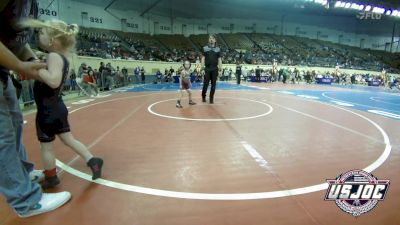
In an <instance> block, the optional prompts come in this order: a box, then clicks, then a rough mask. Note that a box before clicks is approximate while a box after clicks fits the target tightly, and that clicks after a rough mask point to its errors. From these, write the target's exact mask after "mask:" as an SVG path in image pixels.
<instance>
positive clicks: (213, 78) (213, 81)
mask: <svg viewBox="0 0 400 225" xmlns="http://www.w3.org/2000/svg"><path fill="white" fill-rule="evenodd" d="M217 78H218V70H213V71H211V92H210V103H214V93H215V87H216V85H217Z"/></svg>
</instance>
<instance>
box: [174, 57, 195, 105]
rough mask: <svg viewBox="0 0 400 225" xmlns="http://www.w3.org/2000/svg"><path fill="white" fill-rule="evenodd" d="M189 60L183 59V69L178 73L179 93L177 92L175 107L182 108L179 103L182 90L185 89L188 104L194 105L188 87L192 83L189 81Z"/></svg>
mask: <svg viewBox="0 0 400 225" xmlns="http://www.w3.org/2000/svg"><path fill="white" fill-rule="evenodd" d="M190 66H191V64H190V62H189V60H185V61H184V63H183V69H182V71H181V73H180V78H179V87H180V89H179V94H178V100H177V101H176V107H177V108H182V105H181V100H182V97H183V91H184V90H185V91H186V92H187V93H188V95H189V105H196V103H195V102H194V101H193V100H192V91H191V90H190V88H191V87H192V83H191V82H190V74H191V71H190Z"/></svg>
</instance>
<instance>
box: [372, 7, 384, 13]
mask: <svg viewBox="0 0 400 225" xmlns="http://www.w3.org/2000/svg"><path fill="white" fill-rule="evenodd" d="M372 12H374V13H379V14H383V13H384V12H385V9H384V8H380V7H374V8H373V9H372Z"/></svg>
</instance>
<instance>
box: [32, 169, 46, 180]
mask: <svg viewBox="0 0 400 225" xmlns="http://www.w3.org/2000/svg"><path fill="white" fill-rule="evenodd" d="M29 178H30V179H31V181H32V182H34V183H39V182H41V181H43V180H44V173H43V170H32V171H31V172H30V173H29Z"/></svg>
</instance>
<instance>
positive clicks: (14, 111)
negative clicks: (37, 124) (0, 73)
mask: <svg viewBox="0 0 400 225" xmlns="http://www.w3.org/2000/svg"><path fill="white" fill-rule="evenodd" d="M3 97H4V98H5V102H6V104H7V107H8V110H9V113H10V117H11V120H12V124H13V129H12V130H13V131H14V134H15V138H16V139H15V144H16V149H17V153H18V156H19V158H20V160H21V162H22V165H23V166H24V168H25V170H26V171H27V172H28V173H29V172H31V171H32V170H33V167H34V165H33V164H32V163H31V162H29V161H28V160H27V156H26V151H25V146H24V145H23V143H22V130H23V126H24V120H23V116H22V113H21V110H20V108H19V102H18V99H17V96H16V90H15V87H14V85H13V84H12V82H11V80H10V79H8V84H7V88H6V89H4V90H3ZM2 129H3V128H2Z"/></svg>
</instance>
